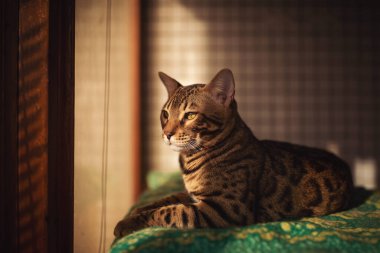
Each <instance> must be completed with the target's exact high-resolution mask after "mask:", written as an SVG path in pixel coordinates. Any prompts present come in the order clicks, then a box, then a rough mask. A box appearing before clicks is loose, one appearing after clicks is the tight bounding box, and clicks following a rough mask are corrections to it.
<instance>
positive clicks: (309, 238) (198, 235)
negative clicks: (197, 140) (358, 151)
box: [110, 174, 380, 253]
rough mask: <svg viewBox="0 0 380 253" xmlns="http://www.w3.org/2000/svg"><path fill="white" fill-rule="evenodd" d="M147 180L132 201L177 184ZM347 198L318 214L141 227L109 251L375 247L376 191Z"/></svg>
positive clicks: (378, 243)
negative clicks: (224, 225) (219, 225)
mask: <svg viewBox="0 0 380 253" xmlns="http://www.w3.org/2000/svg"><path fill="white" fill-rule="evenodd" d="M165 180H166V183H165V182H164V181H165ZM158 182H161V183H162V184H160V183H158ZM149 185H150V186H151V189H150V190H148V191H147V192H146V193H145V194H143V196H142V197H141V200H140V201H139V203H138V205H136V206H139V205H143V204H145V203H149V202H151V201H154V200H155V199H158V198H161V197H163V196H164V195H168V194H170V193H172V192H175V191H181V190H183V183H182V179H181V177H180V175H179V174H172V175H167V176H164V177H163V178H162V177H158V176H157V175H150V180H149ZM152 188H153V189H152ZM353 198H354V202H355V203H356V207H354V208H352V209H350V210H347V211H344V212H340V213H335V214H331V215H328V216H323V217H313V218H303V219H300V220H293V221H281V222H271V223H265V224H257V225H251V226H247V227H236V228H228V229H187V230H180V229H173V228H158V227H155V228H146V229H143V230H141V231H137V232H135V233H133V234H131V235H128V236H126V237H124V238H122V239H120V240H119V241H118V242H117V243H116V244H115V245H114V246H113V247H112V248H111V249H110V252H111V253H117V252H173V253H180V252H189V253H190V252H355V253H358V252H380V192H369V191H366V190H363V189H356V191H355V194H354V196H353Z"/></svg>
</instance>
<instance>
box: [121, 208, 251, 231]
mask: <svg viewBox="0 0 380 253" xmlns="http://www.w3.org/2000/svg"><path fill="white" fill-rule="evenodd" d="M219 207H220V208H219ZM219 207H218V209H215V205H214V206H210V203H206V202H203V201H200V202H197V203H191V204H174V205H169V206H164V207H160V208H157V209H154V210H148V211H145V212H142V213H140V214H139V215H133V216H128V217H126V218H125V219H124V220H122V221H120V222H119V223H118V224H117V226H116V227H115V231H114V235H115V236H116V237H117V238H120V237H122V236H124V235H127V234H130V233H132V232H134V231H137V230H140V229H143V228H146V227H151V226H160V227H176V228H202V227H228V226H236V225H244V217H241V218H238V217H232V216H231V215H230V214H228V213H227V211H226V210H224V208H223V207H221V206H219Z"/></svg>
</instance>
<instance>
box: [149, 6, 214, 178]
mask: <svg viewBox="0 0 380 253" xmlns="http://www.w3.org/2000/svg"><path fill="white" fill-rule="evenodd" d="M148 15H149V19H150V20H153V21H154V22H152V23H148V25H147V29H148V33H149V34H154V38H153V39H149V38H147V40H148V41H147V43H148V48H149V51H150V52H151V53H150V54H149V55H148V56H147V57H148V61H149V67H151V69H150V70H149V76H148V83H147V84H146V86H147V89H148V98H147V103H148V108H149V111H148V112H147V113H148V118H149V122H152V124H151V125H150V126H149V128H148V136H147V137H146V139H147V140H149V141H148V142H147V145H148V146H149V154H150V156H151V157H150V159H149V164H148V166H149V169H152V170H159V171H176V170H178V169H179V165H178V153H177V152H174V151H172V150H171V149H170V148H169V147H168V146H167V145H165V144H164V142H163V141H162V138H161V132H162V130H161V126H160V121H159V115H160V111H161V107H162V105H163V104H164V103H165V101H166V99H167V92H166V90H165V88H164V86H163V85H162V84H161V82H160V79H159V78H158V75H157V73H158V71H162V72H165V73H166V74H168V75H170V76H171V77H173V78H175V79H176V80H177V81H179V82H180V83H182V84H183V85H188V84H193V83H196V82H199V81H200V80H203V81H204V82H207V81H209V79H210V78H211V77H210V76H209V68H208V62H207V60H208V58H207V57H208V54H207V53H206V52H207V51H208V48H209V45H208V36H207V33H208V30H207V26H206V24H205V23H204V22H203V21H202V20H200V19H199V17H197V16H196V15H195V14H194V12H193V11H191V10H189V9H188V8H186V6H184V5H183V4H181V3H180V1H179V0H175V1H156V2H154V3H153V6H152V8H150V10H149V12H148ZM195 48H196V49H197V50H194V49H195Z"/></svg>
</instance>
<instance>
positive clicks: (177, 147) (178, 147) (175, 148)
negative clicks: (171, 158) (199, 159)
mask: <svg viewBox="0 0 380 253" xmlns="http://www.w3.org/2000/svg"><path fill="white" fill-rule="evenodd" d="M169 147H170V149H171V150H173V151H176V152H181V151H183V150H185V148H184V147H181V146H176V145H173V144H172V145H170V146H169Z"/></svg>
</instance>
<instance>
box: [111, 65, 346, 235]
mask: <svg viewBox="0 0 380 253" xmlns="http://www.w3.org/2000/svg"><path fill="white" fill-rule="evenodd" d="M159 76H160V78H161V80H162V82H163V83H164V85H165V87H166V89H167V91H168V94H169V98H168V100H167V102H166V103H165V105H164V106H163V108H162V112H161V125H162V129H163V133H162V138H163V139H164V142H165V143H166V144H167V145H169V146H170V147H171V148H172V149H173V150H176V151H179V163H180V166H181V169H182V176H183V180H184V183H185V187H186V191H185V192H182V193H178V194H175V195H173V196H170V197H167V198H164V199H161V200H160V201H158V202H156V203H153V204H151V205H148V206H145V207H142V208H138V209H136V210H134V211H133V212H132V213H131V214H130V215H128V216H127V217H125V218H124V219H123V220H121V221H120V222H119V223H118V224H117V226H116V228H115V231H114V234H115V236H116V238H119V237H121V236H124V235H126V234H129V233H131V232H133V231H136V230H139V229H142V228H145V227H149V226H162V227H176V228H209V227H211V228H222V227H230V226H245V225H250V224H254V223H260V222H270V221H278V220H283V219H294V218H299V217H305V216H319V215H326V214H330V213H333V212H337V211H340V210H343V209H345V208H347V207H348V203H349V199H350V194H351V191H352V189H353V185H352V178H351V172H350V168H349V167H348V165H347V164H346V163H345V162H344V161H342V160H341V159H339V158H338V157H336V156H335V155H333V154H331V153H329V152H327V151H324V150H321V149H316V148H309V147H304V146H299V145H293V144H289V143H285V142H276V141H267V140H258V139H257V138H256V137H255V136H254V135H253V134H252V132H251V130H250V129H249V128H248V126H247V125H246V124H245V123H244V121H243V120H242V119H241V118H240V116H239V113H238V111H237V104H236V102H235V100H234V93H235V84H234V78H233V75H232V72H231V71H230V70H229V69H223V70H221V71H220V72H219V73H218V74H217V75H216V76H215V77H214V79H213V80H212V81H211V82H210V83H209V84H207V85H205V84H193V85H190V86H182V85H181V84H180V83H178V82H177V81H176V80H174V79H173V78H171V77H169V76H168V75H166V74H164V73H161V72H160V73H159Z"/></svg>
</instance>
